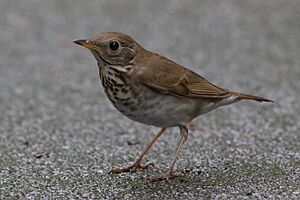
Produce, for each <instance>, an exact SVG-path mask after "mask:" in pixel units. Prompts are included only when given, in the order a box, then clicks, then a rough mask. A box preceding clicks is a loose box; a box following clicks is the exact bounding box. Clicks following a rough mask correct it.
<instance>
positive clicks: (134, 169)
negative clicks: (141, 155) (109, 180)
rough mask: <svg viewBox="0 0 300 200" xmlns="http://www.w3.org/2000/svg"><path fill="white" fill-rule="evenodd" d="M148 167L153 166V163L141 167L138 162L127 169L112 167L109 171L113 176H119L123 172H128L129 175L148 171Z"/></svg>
mask: <svg viewBox="0 0 300 200" xmlns="http://www.w3.org/2000/svg"><path fill="white" fill-rule="evenodd" d="M150 166H154V164H153V163H147V164H145V165H142V164H141V163H139V162H135V163H133V164H132V165H130V166H128V167H113V168H112V170H111V173H113V174H120V173H125V172H130V173H134V172H137V171H142V170H144V169H148V168H149V167H150Z"/></svg>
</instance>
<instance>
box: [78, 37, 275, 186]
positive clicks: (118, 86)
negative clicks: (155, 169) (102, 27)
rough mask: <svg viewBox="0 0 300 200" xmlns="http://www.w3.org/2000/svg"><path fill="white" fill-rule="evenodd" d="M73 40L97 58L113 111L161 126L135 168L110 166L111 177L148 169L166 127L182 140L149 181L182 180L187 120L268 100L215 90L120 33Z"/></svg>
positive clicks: (197, 75) (204, 81) (194, 75)
mask: <svg viewBox="0 0 300 200" xmlns="http://www.w3.org/2000/svg"><path fill="white" fill-rule="evenodd" d="M74 42H75V43H76V44H79V45H82V46H84V47H86V48H88V49H89V50H90V51H91V52H92V54H93V55H94V57H95V58H96V60H97V64H98V68H99V76H100V80H101V83H102V86H103V88H104V92H105V94H106V96H107V97H108V99H109V100H110V101H111V103H112V104H113V105H114V107H115V108H116V109H117V110H119V111H120V112H121V113H122V114H123V115H125V116H126V117H128V118H130V119H132V120H134V121H137V122H140V123H143V124H147V125H152V126H156V127H160V128H161V129H160V131H159V132H158V133H157V134H156V136H155V137H154V139H153V140H152V141H151V142H150V143H149V145H148V146H147V147H146V149H145V150H144V151H143V153H142V154H141V155H140V157H139V158H138V159H137V160H136V161H135V162H134V163H133V164H131V165H129V166H127V167H123V168H122V167H114V168H113V169H112V170H111V172H112V173H113V174H118V173H123V172H136V171H138V170H143V169H146V168H148V167H149V166H150V164H144V165H143V164H142V163H141V161H142V160H143V158H144V156H145V155H146V154H147V152H148V151H149V150H150V149H151V147H152V146H153V145H154V143H155V142H156V141H157V139H158V138H159V137H160V136H161V135H162V134H163V133H164V132H165V130H166V129H167V128H170V127H179V130H180V134H181V138H180V141H179V144H178V146H177V148H176V151H175V156H174V158H173V160H172V162H171V165H170V168H169V169H168V171H167V172H166V173H165V174H163V175H158V176H155V177H152V180H165V179H170V178H173V177H176V176H180V175H181V174H180V173H178V172H176V171H175V170H174V167H175V163H176V161H177V159H178V155H179V152H180V149H181V148H182V146H183V144H184V143H185V141H186V140H187V138H188V129H187V124H188V123H189V122H190V121H192V120H193V119H194V118H196V117H198V116H200V115H202V114H205V113H208V112H209V111H211V110H214V109H216V108H218V107H220V106H224V105H228V104H232V103H235V102H238V101H240V100H244V99H246V100H255V101H259V102H272V101H271V100H269V99H266V98H263V97H259V96H254V95H249V94H244V93H239V92H234V91H231V90H228V89H224V88H221V87H219V86H216V85H214V84H212V83H210V82H209V81H207V80H206V79H205V78H203V77H202V76H200V75H199V74H197V73H195V72H193V71H192V70H189V69H187V68H185V67H182V66H181V65H179V64H177V63H175V62H174V61H172V60H170V59H168V58H166V57H164V56H161V55H159V54H157V53H154V52H151V51H148V50H146V49H144V48H143V47H142V46H141V45H139V44H138V43H137V42H136V41H135V40H134V39H133V38H132V37H130V36H128V35H125V34H122V33H117V32H105V33H99V34H97V35H95V36H93V37H92V38H90V39H83V40H75V41H74Z"/></svg>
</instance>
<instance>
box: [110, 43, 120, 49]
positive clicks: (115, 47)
mask: <svg viewBox="0 0 300 200" xmlns="http://www.w3.org/2000/svg"><path fill="white" fill-rule="evenodd" d="M119 47H120V45H119V42H117V41H112V42H111V43H110V44H109V48H110V49H111V50H112V51H116V50H118V49H119Z"/></svg>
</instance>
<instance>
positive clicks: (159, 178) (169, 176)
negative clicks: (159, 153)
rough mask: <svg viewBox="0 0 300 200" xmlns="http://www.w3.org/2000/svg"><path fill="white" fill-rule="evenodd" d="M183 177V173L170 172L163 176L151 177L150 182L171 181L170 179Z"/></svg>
mask: <svg viewBox="0 0 300 200" xmlns="http://www.w3.org/2000/svg"><path fill="white" fill-rule="evenodd" d="M181 176H183V173H181V172H173V171H168V172H167V173H165V174H163V175H158V176H151V177H150V181H151V182H157V181H169V180H170V179H173V178H176V177H181Z"/></svg>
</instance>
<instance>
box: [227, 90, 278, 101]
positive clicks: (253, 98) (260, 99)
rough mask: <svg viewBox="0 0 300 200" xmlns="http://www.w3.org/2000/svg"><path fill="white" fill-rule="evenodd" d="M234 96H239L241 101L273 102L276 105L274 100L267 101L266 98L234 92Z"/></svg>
mask: <svg viewBox="0 0 300 200" xmlns="http://www.w3.org/2000/svg"><path fill="white" fill-rule="evenodd" d="M232 94H233V95H234V96H237V97H238V99H240V100H242V99H249V100H255V101H259V102H272V103H274V101H273V100H270V99H266V98H263V97H259V96H254V95H250V94H243V93H238V92H232Z"/></svg>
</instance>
